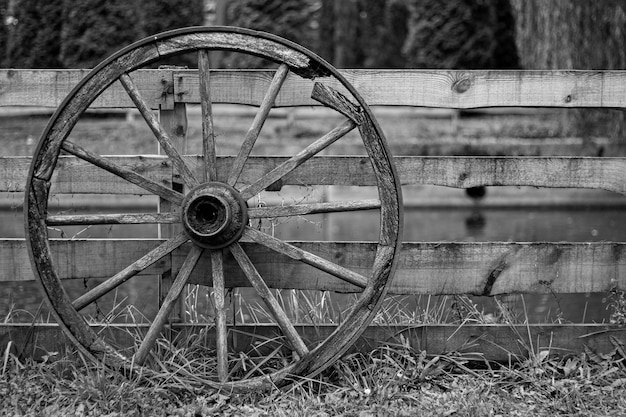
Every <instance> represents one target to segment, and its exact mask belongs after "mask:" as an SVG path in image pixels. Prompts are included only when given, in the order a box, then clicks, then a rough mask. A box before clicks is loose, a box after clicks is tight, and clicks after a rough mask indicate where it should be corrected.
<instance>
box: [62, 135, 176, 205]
mask: <svg viewBox="0 0 626 417" xmlns="http://www.w3.org/2000/svg"><path fill="white" fill-rule="evenodd" d="M62 148H63V150H65V151H66V152H69V153H71V154H72V155H75V156H77V157H78V158H80V159H83V160H85V161H87V162H90V163H92V164H94V165H95V166H97V167H99V168H102V169H104V170H105V171H108V172H110V173H112V174H114V175H117V176H118V177H120V178H123V179H125V180H126V181H128V182H130V183H132V184H135V185H136V186H138V187H141V188H143V189H144V190H147V191H150V192H151V193H154V194H156V195H158V196H159V197H161V198H164V199H165V200H168V201H171V202H172V203H174V204H179V205H180V203H181V202H182V201H183V195H182V194H181V193H179V192H176V191H174V190H172V189H170V188H167V187H165V186H163V185H161V184H159V183H158V182H155V181H152V180H151V179H148V178H146V177H144V176H143V175H140V174H137V173H136V172H135V171H132V170H130V169H128V168H124V167H122V166H120V165H117V164H115V163H113V162H111V161H109V160H108V159H106V158H103V157H102V156H100V155H98V154H95V153H93V152H91V151H88V150H87V149H85V148H83V147H81V146H78V145H76V144H74V143H72V142H70V141H68V140H66V141H65V142H63V146H62Z"/></svg>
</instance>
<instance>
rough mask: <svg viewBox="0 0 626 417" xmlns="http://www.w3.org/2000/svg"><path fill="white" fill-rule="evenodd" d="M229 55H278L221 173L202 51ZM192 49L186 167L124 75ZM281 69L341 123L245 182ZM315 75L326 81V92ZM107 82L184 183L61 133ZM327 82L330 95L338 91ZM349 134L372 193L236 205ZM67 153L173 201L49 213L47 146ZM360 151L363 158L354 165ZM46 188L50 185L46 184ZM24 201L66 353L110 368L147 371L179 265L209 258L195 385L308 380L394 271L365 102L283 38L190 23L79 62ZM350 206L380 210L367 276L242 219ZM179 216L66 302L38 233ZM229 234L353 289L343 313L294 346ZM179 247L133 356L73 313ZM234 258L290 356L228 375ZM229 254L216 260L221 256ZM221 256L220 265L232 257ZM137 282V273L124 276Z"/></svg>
mask: <svg viewBox="0 0 626 417" xmlns="http://www.w3.org/2000/svg"><path fill="white" fill-rule="evenodd" d="M212 50H222V51H224V50H225V51H235V52H239V53H245V54H250V55H254V56H257V57H262V58H264V59H267V60H269V61H273V62H275V63H276V64H277V70H276V72H275V75H274V76H273V79H272V80H271V83H270V87H269V89H268V91H267V92H266V95H265V98H264V99H263V102H262V103H261V105H260V108H259V110H258V112H257V115H256V117H255V119H254V122H253V126H252V127H251V128H250V129H249V130H248V133H247V134H246V136H245V138H244V140H243V142H242V143H243V145H242V146H241V148H240V150H239V152H238V154H237V155H236V156H235V157H234V158H233V159H232V160H233V162H232V164H230V166H229V167H228V169H224V170H223V171H224V172H220V170H218V168H217V167H216V146H215V142H216V141H215V134H214V131H213V115H212V110H211V109H212V107H211V104H212V101H211V93H212V89H211V81H210V74H211V72H210V71H209V51H212ZM189 52H195V53H197V59H198V68H199V70H198V72H197V74H198V77H199V95H200V97H201V100H200V102H201V111H202V155H201V161H202V162H203V163H202V164H201V165H202V166H201V167H199V168H198V167H195V166H192V165H191V164H189V163H188V157H187V156H184V155H181V154H180V153H179V152H178V151H177V150H176V148H175V146H174V145H173V141H172V139H171V137H170V136H169V135H168V133H167V132H166V130H165V129H164V128H163V127H162V126H161V124H160V122H159V121H158V120H157V118H156V117H155V115H154V114H153V112H152V110H151V109H150V108H149V106H148V104H147V103H146V100H145V99H144V98H143V97H142V94H141V92H140V89H139V88H138V87H137V85H136V84H135V82H134V80H133V77H134V73H133V71H135V70H137V69H139V68H141V67H145V66H147V65H148V64H151V65H152V64H154V63H158V61H159V60H161V59H163V58H167V57H171V56H173V55H176V54H181V53H189ZM290 74H291V76H294V75H295V76H297V77H301V78H302V79H312V80H314V81H319V82H311V84H310V85H311V91H310V92H308V93H307V94H311V96H312V97H313V98H314V99H315V100H317V101H319V102H321V103H322V104H324V105H325V106H327V107H330V108H332V109H334V110H336V111H337V112H339V113H340V115H341V117H342V118H343V119H344V121H343V123H341V124H339V126H338V127H336V128H334V129H332V130H329V131H328V133H326V134H324V135H323V136H322V137H321V138H319V139H318V140H316V141H314V142H313V143H312V144H310V145H308V146H304V145H303V146H302V148H303V149H302V151H300V152H298V153H296V154H295V155H293V156H291V157H289V158H287V159H286V160H285V161H284V162H283V163H281V164H278V165H277V166H276V167H274V168H272V169H269V168H268V169H267V171H266V172H264V173H263V174H262V175H260V177H258V179H256V181H249V182H248V183H245V182H243V181H241V178H242V177H241V174H242V172H245V170H246V165H247V163H248V161H249V158H250V153H251V149H252V147H253V144H254V143H255V140H256V139H257V137H258V134H259V130H260V129H261V126H262V125H263V122H264V121H265V120H266V119H267V117H268V112H269V111H270V108H271V107H272V106H273V104H274V101H275V98H276V97H277V95H278V94H279V92H280V90H281V87H282V86H283V83H284V81H285V80H286V79H287V77H288V76H289V75H290ZM327 80H334V81H332V82H333V83H334V84H332V85H333V86H335V87H329V86H328V85H329V84H328V83H327V82H326V81H327ZM116 81H119V82H120V83H121V85H122V86H123V88H124V89H125V90H126V92H127V94H128V96H129V97H130V98H131V99H132V102H133V103H134V105H135V106H136V108H137V109H138V110H139V112H140V114H141V115H142V116H143V118H144V119H145V121H146V122H147V124H148V125H149V127H150V129H151V130H152V132H153V133H154V136H155V137H156V139H157V140H158V143H159V144H160V146H161V148H162V149H163V150H164V152H165V153H166V154H167V159H166V160H165V161H166V162H167V163H170V164H171V166H172V168H173V170H174V172H175V173H176V174H177V175H178V176H179V177H180V178H181V179H182V182H183V183H184V188H183V189H182V190H181V189H178V190H176V189H172V188H169V187H167V186H165V185H163V184H162V183H161V182H158V181H156V180H153V179H151V178H149V177H147V176H144V175H142V174H141V173H139V172H137V171H135V170H133V169H131V168H129V167H126V166H123V165H121V164H119V163H117V162H115V161H114V160H112V159H110V158H105V157H103V156H100V155H99V154H97V153H96V152H93V151H92V150H89V149H86V148H85V147H82V146H80V145H78V144H77V143H74V141H72V140H70V139H71V138H70V139H68V136H69V135H70V133H71V132H72V129H73V128H74V127H75V125H76V124H77V122H78V120H79V119H80V117H81V115H83V113H84V112H85V111H86V110H87V108H88V107H89V106H90V104H91V103H92V102H93V101H94V100H95V99H96V98H97V97H98V96H99V95H100V94H101V93H102V92H103V91H105V90H106V89H107V88H109V87H110V86H111V85H112V84H113V83H114V82H116ZM339 90H340V91H341V92H339ZM354 129H357V130H358V131H359V132H360V137H361V139H362V141H363V146H364V148H365V149H366V150H367V154H368V157H369V161H370V163H371V168H372V170H373V173H374V175H375V177H376V184H377V189H378V199H375V200H371V199H368V200H362V201H348V202H321V203H310V204H306V203H305V204H302V203H294V204H286V205H285V204H281V205H275V206H267V207H261V208H250V207H249V204H247V202H248V201H249V200H250V199H251V198H253V197H254V196H256V195H257V194H259V193H260V192H261V191H263V190H265V189H267V188H268V187H269V186H271V185H272V184H275V183H276V182H277V181H280V180H281V179H283V178H285V177H286V176H287V175H288V174H290V173H292V172H293V171H294V170H295V169H296V168H297V167H299V166H300V165H302V164H304V163H305V162H306V161H308V160H309V159H311V158H312V157H314V156H316V155H318V154H319V153H320V152H321V151H322V150H324V149H326V148H327V147H328V146H329V145H331V144H332V143H333V142H335V141H337V140H339V139H340V138H342V137H343V136H344V135H345V134H346V133H348V132H350V131H352V130H354ZM62 154H67V155H73V156H74V157H77V158H78V159H80V160H82V161H86V162H88V163H89V164H92V165H94V166H96V167H98V168H100V169H102V170H104V171H108V173H112V174H114V175H115V176H117V177H119V178H121V179H123V180H125V181H127V182H129V183H132V184H134V185H137V186H138V187H141V188H142V189H144V190H147V191H149V192H150V193H152V194H154V195H156V196H158V197H159V198H161V199H163V200H166V201H168V202H170V203H171V207H172V210H170V211H169V212H165V213H147V214H146V213H143V214H132V213H124V210H122V209H120V210H119V211H120V212H118V213H114V214H95V215H93V214H90V215H79V214H65V215H50V214H49V213H48V211H49V210H48V208H49V200H50V199H51V195H52V192H51V191H50V187H51V184H52V183H53V176H56V171H58V170H59V165H60V164H59V160H60V155H62ZM367 159H368V158H367V157H365V160H367ZM53 188H54V187H53ZM27 190H28V192H27V193H26V198H25V222H26V235H27V239H26V241H27V245H28V248H29V251H30V256H31V260H32V264H33V268H34V271H35V274H36V276H37V278H38V280H39V281H40V282H41V284H42V286H43V289H44V292H45V297H46V298H47V300H48V301H49V304H50V306H51V308H52V310H53V313H54V314H55V315H56V319H57V320H58V322H59V323H60V324H61V326H62V328H63V329H64V331H65V333H66V334H67V336H68V337H69V338H70V339H71V340H72V341H73V342H74V343H75V344H76V345H77V346H78V347H79V349H80V350H81V351H82V352H83V353H84V354H86V355H88V356H89V357H91V358H92V359H94V360H99V361H102V362H104V363H106V364H108V365H110V366H112V367H117V368H119V367H120V366H122V367H124V368H133V369H139V368H140V369H141V372H143V373H146V374H147V373H149V372H150V369H153V367H154V366H156V365H155V364H154V361H152V359H151V358H152V352H153V349H154V348H155V343H156V342H155V341H156V340H157V338H158V337H159V335H160V334H161V333H162V331H163V330H164V329H165V328H166V327H167V320H168V315H169V314H170V312H171V310H172V309H173V306H174V303H175V301H176V299H177V298H178V297H179V295H180V294H181V291H182V289H183V287H184V286H185V284H186V283H187V281H188V278H189V276H190V275H191V274H192V271H193V270H194V268H195V266H196V264H197V263H198V261H199V259H202V258H209V259H210V263H209V264H210V267H209V268H207V269H208V270H207V271H206V273H207V274H210V275H211V277H212V286H213V288H214V294H215V306H216V308H215V332H216V339H217V343H216V349H215V352H216V353H215V356H216V358H217V359H216V367H217V372H216V375H218V376H217V377H216V378H215V380H213V381H211V380H205V381H203V382H204V383H205V384H207V385H209V386H215V387H222V388H226V389H242V388H244V389H251V388H268V387H274V386H280V385H283V384H285V383H286V382H287V381H289V380H290V379H291V378H293V377H294V376H301V375H312V374H315V373H317V372H319V371H320V370H322V369H324V368H325V367H327V366H329V365H330V364H332V363H333V361H334V360H336V359H337V358H338V357H339V356H340V355H341V354H342V353H343V352H345V351H346V349H347V348H349V347H350V346H351V345H352V343H354V341H355V340H356V339H357V338H358V337H359V335H361V333H362V332H363V331H364V329H365V327H366V326H367V325H368V324H369V323H370V322H371V320H372V318H373V316H374V315H375V314H376V312H377V309H378V306H379V304H380V301H381V300H382V297H383V296H384V294H385V292H386V288H387V284H388V283H389V282H390V279H391V277H392V275H393V272H394V269H395V263H396V259H397V255H398V252H399V242H400V235H401V224H402V205H401V197H400V186H399V180H398V178H397V175H396V173H395V169H394V166H393V163H392V158H391V156H390V154H389V151H388V149H387V145H386V142H385V139H384V137H383V134H382V132H381V130H380V128H379V126H378V124H377V123H376V121H375V119H374V117H373V115H372V113H371V111H370V109H369V108H368V106H367V104H366V103H365V101H364V100H363V98H362V97H361V96H360V95H359V94H358V93H357V92H356V90H355V89H354V88H353V87H352V86H351V85H350V84H349V83H348V82H347V81H346V79H345V78H344V77H343V76H342V75H341V74H339V73H338V71H337V70H336V69H335V68H333V67H332V66H331V65H329V64H328V63H326V62H325V61H323V60H322V59H321V58H319V57H318V56H316V55H314V54H313V53H311V52H309V51H308V50H306V49H305V48H303V47H301V46H299V45H296V44H294V43H292V42H289V41H287V40H284V39H282V38H279V37H276V36H273V35H270V34H266V33H260V32H255V31H251V30H244V29H238V28H226V27H219V28H218V27H214V28H208V27H198V28H186V29H182V30H175V31H171V32H167V33H163V34H160V35H157V36H152V37H149V38H147V39H144V40H142V41H139V42H137V43H135V44H133V45H130V46H129V47H127V48H125V49H123V50H121V51H119V52H118V53H116V54H114V55H113V56H111V57H110V58H108V59H107V60H105V61H104V62H102V63H101V64H100V65H98V66H97V67H96V68H95V69H94V70H93V71H91V72H90V73H89V74H88V75H87V76H86V77H85V78H84V79H83V80H82V81H81V82H80V83H79V84H78V85H77V86H76V87H75V88H74V89H73V90H72V92H71V93H70V94H69V96H68V97H66V99H65V100H64V101H63V102H62V104H61V105H60V107H59V108H58V109H57V111H56V112H55V114H54V115H53V116H52V118H51V120H50V122H49V123H48V125H47V127H46V129H45V131H44V133H43V135H42V137H41V140H40V143H39V146H38V148H37V150H36V152H35V155H34V158H33V161H32V165H31V168H30V174H29V177H28V183H27ZM360 209H374V210H379V212H380V215H379V221H380V223H379V233H378V236H379V238H378V242H377V244H376V245H374V250H373V252H374V253H373V262H372V264H371V265H369V273H368V274H362V273H357V272H354V271H353V270H350V269H348V268H346V267H344V266H342V265H341V264H340V263H338V262H335V261H332V260H327V259H325V258H323V257H322V256H320V255H318V254H315V253H312V252H310V251H308V250H304V249H301V248H299V247H297V246H295V245H292V244H290V243H288V242H286V241H284V240H282V239H279V238H276V237H273V236H272V235H271V234H267V233H264V232H263V231H259V230H258V229H257V228H255V227H251V226H250V224H251V219H257V218H274V217H277V216H304V215H308V214H310V213H331V212H344V211H353V210H360ZM119 223H128V224H133V223H137V224H142V223H162V224H171V223H178V224H182V227H181V228H180V230H181V231H180V232H179V233H178V234H174V235H173V237H171V238H169V239H166V240H165V241H161V243H160V244H158V245H157V246H156V247H155V248H154V249H152V250H150V251H149V252H148V253H146V254H145V255H143V256H141V257H140V258H139V259H137V260H136V261H135V262H133V263H132V264H130V265H128V266H127V267H126V268H124V269H123V270H121V271H119V272H118V273H117V274H115V275H114V276H112V277H110V278H108V279H106V280H105V281H104V282H103V283H102V284H100V285H98V286H96V287H95V288H92V289H90V290H88V291H86V292H85V293H84V294H82V295H81V296H79V297H78V298H76V299H70V297H69V296H68V294H67V291H66V290H65V288H64V282H65V281H64V280H62V279H60V277H59V274H58V271H57V266H56V265H55V264H54V260H53V254H52V252H51V239H50V236H49V228H50V227H51V226H59V225H72V224H74V225H90V224H119ZM242 242H254V243H256V244H258V245H260V246H263V247H265V248H269V249H270V250H271V251H273V252H275V253H277V254H280V256H287V257H290V258H292V259H295V260H297V261H299V262H302V263H303V264H306V265H307V267H311V268H314V269H316V270H318V271H323V272H324V273H327V274H330V275H332V276H333V277H334V278H333V279H338V280H343V281H346V282H349V283H351V284H354V285H357V286H360V287H362V288H363V290H362V292H361V293H360V294H359V297H358V301H357V302H356V303H355V305H354V308H353V309H352V310H351V312H350V314H349V315H348V316H347V317H345V318H344V320H343V321H342V323H341V324H340V325H339V326H338V328H337V329H336V330H335V331H334V332H333V333H332V334H331V335H330V336H329V337H328V338H326V339H325V340H323V341H322V342H321V343H319V344H317V345H313V344H311V343H309V344H307V343H306V342H305V341H304V340H303V338H302V337H301V336H300V335H299V334H298V332H297V331H296V329H295V327H294V325H293V324H292V322H291V321H290V319H289V318H288V316H287V314H285V312H284V311H283V309H282V308H281V306H280V305H279V304H278V303H277V301H276V299H275V298H274V296H273V295H272V293H271V291H269V290H268V286H267V284H266V282H265V281H264V279H263V277H262V276H261V275H260V274H259V272H258V270H257V268H255V265H254V264H253V263H252V262H251V260H250V257H249V256H248V254H247V253H246V250H244V247H245V245H243V244H242ZM183 248H188V249H187V250H188V252H186V258H185V260H184V262H183V264H182V267H181V268H180V270H179V271H178V273H177V276H176V278H175V280H174V282H173V284H172V286H171V289H170V290H169V293H168V294H167V297H166V298H165V300H164V301H163V303H162V306H161V307H160V309H159V311H158V313H157V314H156V317H154V318H153V319H152V321H151V324H150V325H149V328H148V330H147V332H146V334H145V335H144V337H143V340H142V341H141V343H140V345H139V346H138V347H136V349H135V350H134V351H132V352H130V353H129V352H128V351H126V350H124V349H120V348H119V347H116V346H115V345H114V344H112V343H110V342H109V341H107V339H106V338H105V337H104V336H103V334H104V333H106V332H99V331H96V328H95V327H93V326H90V325H89V324H88V322H87V321H86V319H85V317H84V315H83V314H81V312H80V311H81V310H82V309H83V307H85V306H87V305H90V304H91V303H96V302H97V300H98V299H99V298H100V297H102V296H103V295H104V294H106V293H107V292H109V291H111V290H113V289H115V288H116V287H117V286H119V285H120V284H121V283H123V282H125V281H127V280H129V279H131V278H133V277H135V276H136V275H137V274H138V273H140V272H141V271H143V270H145V269H146V268H148V267H149V266H150V265H151V264H153V263H155V262H157V261H159V260H161V259H162V258H165V257H167V256H168V255H170V254H171V253H173V252H174V251H181V250H183ZM226 256H228V257H232V258H234V260H235V261H236V263H237V264H238V265H239V266H240V268H241V270H242V271H243V273H244V274H245V276H246V277H247V279H248V280H249V281H250V282H251V284H252V287H254V288H255V290H256V291H257V293H258V294H259V295H260V296H261V297H262V298H263V299H264V301H265V302H266V304H267V306H268V309H269V311H271V313H272V315H273V317H274V319H275V322H276V323H277V325H278V327H279V328H280V329H281V331H282V333H283V335H284V338H285V340H286V341H287V342H286V344H287V345H288V347H289V348H290V349H291V350H292V351H295V352H297V354H296V355H293V357H294V359H293V360H292V361H291V362H290V363H286V364H284V366H283V367H281V368H278V369H276V370H275V371H273V372H272V373H270V374H266V375H256V376H255V375H251V376H250V375H247V376H246V377H242V378H241V379H232V378H231V377H232V375H229V363H228V352H227V346H226V340H227V332H228V328H227V325H226V318H225V315H224V308H223V307H224V306H223V304H224V291H225V284H224V281H225V280H226V282H228V276H226V277H225V274H224V264H223V259H226ZM232 258H229V259H232ZM231 262H232V261H231ZM134 279H137V278H134Z"/></svg>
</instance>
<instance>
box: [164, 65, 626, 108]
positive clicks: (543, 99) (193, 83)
mask: <svg viewBox="0 0 626 417" xmlns="http://www.w3.org/2000/svg"><path fill="white" fill-rule="evenodd" d="M340 72H341V73H342V75H343V76H344V77H346V78H347V79H348V81H349V82H350V83H351V84H352V85H353V86H354V87H355V88H356V89H357V91H359V93H360V94H361V95H362V96H363V98H364V99H365V101H366V102H367V103H368V104H369V105H370V106H372V105H393V106H424V107H446V108H459V109H470V108H479V107H624V106H626V94H625V93H626V83H625V82H624V78H625V77H626V72H624V71H561V70H554V71H548V70H545V71H543V70H542V71H506V70H487V71H484V70H479V71H465V70H462V71H454V70H343V71H340ZM175 76H176V77H179V79H181V82H180V83H178V84H177V88H178V90H177V91H176V95H177V97H182V100H184V101H186V102H190V103H197V102H198V101H199V97H198V96H197V93H196V91H197V84H198V77H197V73H195V72H193V71H187V72H181V73H179V74H175ZM240 77H246V80H245V81H243V80H242V78H240ZM271 77H272V73H271V72H262V71H237V72H231V73H228V72H224V73H222V74H219V75H218V74H216V76H215V77H214V78H213V79H214V86H216V88H217V89H218V90H219V91H224V92H225V91H228V92H229V93H228V94H230V95H229V98H228V100H230V101H229V102H233V103H241V104H253V105H258V104H259V103H260V101H261V97H262V94H263V93H262V91H264V90H265V89H266V86H267V84H268V80H269V79H271ZM316 81H320V79H318V80H316ZM331 85H332V86H333V88H337V89H339V90H341V89H340V88H339V87H338V86H337V85H335V84H331ZM312 88H313V85H312V81H310V80H304V79H301V78H299V77H289V79H288V80H287V81H286V83H285V86H284V87H283V90H282V91H281V94H280V95H279V96H278V97H277V99H276V105H277V106H311V105H315V101H314V100H312V99H311V98H310V97H309V95H310V91H311V90H312ZM224 100H225V98H224V93H220V92H217V93H216V95H215V98H214V102H225V101H224Z"/></svg>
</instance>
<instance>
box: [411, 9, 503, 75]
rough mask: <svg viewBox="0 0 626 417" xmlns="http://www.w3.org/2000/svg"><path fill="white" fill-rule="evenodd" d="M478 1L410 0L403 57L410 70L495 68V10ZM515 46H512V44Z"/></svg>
mask: <svg viewBox="0 0 626 417" xmlns="http://www.w3.org/2000/svg"><path fill="white" fill-rule="evenodd" d="M498 3H500V2H493V1H484V0H483V1H477V0H457V1H450V0H412V1H410V2H409V10H410V17H409V24H408V27H409V33H408V36H407V39H406V42H405V45H404V49H403V52H404V55H405V57H406V59H407V63H408V65H409V66H410V67H414V68H450V69H480V68H494V67H497V62H496V59H495V56H496V55H495V51H496V49H497V47H498V41H497V35H496V29H497V13H496V7H497V5H498ZM511 47H513V48H514V47H515V45H511Z"/></svg>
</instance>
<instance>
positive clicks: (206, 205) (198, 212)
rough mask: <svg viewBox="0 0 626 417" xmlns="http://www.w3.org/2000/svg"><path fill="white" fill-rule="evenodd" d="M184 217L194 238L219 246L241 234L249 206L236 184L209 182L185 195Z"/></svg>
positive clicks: (214, 246)
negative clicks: (234, 185) (232, 185)
mask: <svg viewBox="0 0 626 417" xmlns="http://www.w3.org/2000/svg"><path fill="white" fill-rule="evenodd" d="M181 216H182V224H183V227H184V228H185V230H186V232H187V234H188V235H189V238H190V239H191V240H193V241H194V242H195V243H196V244H197V245H199V246H202V247H204V248H209V249H220V248H224V247H226V246H228V245H230V244H232V243H234V242H236V241H237V240H238V239H239V238H240V237H241V235H242V234H243V229H244V227H245V226H246V224H247V223H248V208H247V206H246V202H245V201H244V200H243V199H242V198H241V195H240V194H239V192H238V191H237V190H235V189H234V188H233V187H231V186H229V185H228V184H224V183H221V182H208V183H205V184H202V185H200V186H198V187H196V188H194V189H192V190H191V191H190V192H189V193H188V194H187V195H186V196H185V199H184V200H183V204H182V213H181Z"/></svg>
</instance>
